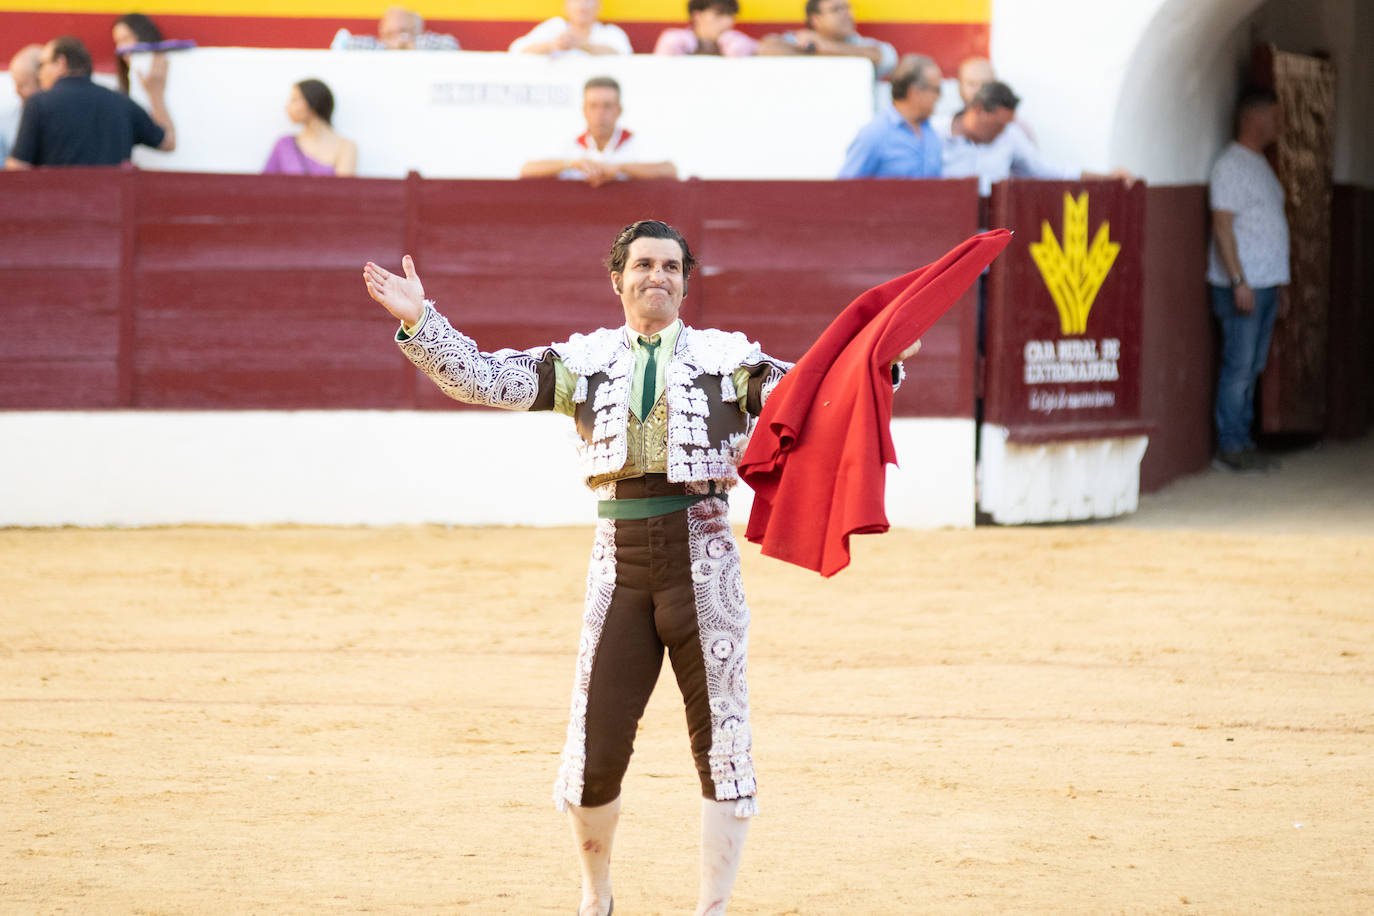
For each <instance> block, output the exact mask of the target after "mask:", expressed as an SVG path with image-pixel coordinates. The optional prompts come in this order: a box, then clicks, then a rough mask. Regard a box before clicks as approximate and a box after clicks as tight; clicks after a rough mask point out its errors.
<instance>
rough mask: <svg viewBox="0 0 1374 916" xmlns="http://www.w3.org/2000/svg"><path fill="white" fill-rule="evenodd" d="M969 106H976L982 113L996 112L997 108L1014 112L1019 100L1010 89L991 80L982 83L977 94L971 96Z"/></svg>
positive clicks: (1004, 84) (1019, 102)
mask: <svg viewBox="0 0 1374 916" xmlns="http://www.w3.org/2000/svg"><path fill="white" fill-rule="evenodd" d="M969 104H970V105H977V106H978V107H980V108H982V109H983V110H984V111H996V110H997V109H999V108H1007V109H1010V110H1011V111H1015V110H1016V106H1017V105H1020V104H1021V99H1020V98H1018V97H1017V95H1016V93H1014V92H1012V91H1011V87H1010V86H1008V85H1007V84H1006V83H999V82H998V81H997V80H993V81H992V82H990V83H984V84H983V85H982V86H981V87H980V88H979V89H978V91H977V92H975V93H974V94H973V99H972V100H971V101H970V102H969Z"/></svg>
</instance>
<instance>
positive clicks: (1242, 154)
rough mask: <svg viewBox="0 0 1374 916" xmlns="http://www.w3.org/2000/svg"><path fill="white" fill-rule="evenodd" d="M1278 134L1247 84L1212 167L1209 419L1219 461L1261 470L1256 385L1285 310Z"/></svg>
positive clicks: (1268, 95) (1271, 111) (1269, 108)
mask: <svg viewBox="0 0 1374 916" xmlns="http://www.w3.org/2000/svg"><path fill="white" fill-rule="evenodd" d="M1278 136H1279V106H1278V99H1277V98H1276V97H1275V95H1274V93H1273V92H1271V91H1270V90H1268V89H1263V88H1248V89H1246V90H1245V91H1244V92H1243V93H1242V94H1241V98H1240V102H1239V104H1238V105H1237V106H1236V138H1235V140H1234V141H1233V142H1232V143H1231V144H1230V145H1229V146H1227V147H1226V149H1225V150H1224V151H1223V152H1222V154H1221V156H1220V158H1218V159H1217V161H1216V164H1215V165H1213V166H1212V176H1211V181H1210V182H1209V185H1208V197H1209V200H1210V205H1211V208H1212V245H1211V251H1210V253H1209V258H1208V265H1207V282H1208V283H1209V284H1210V285H1211V289H1212V313H1213V314H1214V315H1216V316H1217V321H1218V322H1219V323H1220V325H1221V340H1222V344H1221V368H1220V372H1219V378H1218V380H1217V399H1216V407H1215V410H1214V413H1213V419H1214V420H1215V421H1216V425H1217V466H1218V467H1220V468H1224V469H1229V470H1234V471H1263V470H1267V469H1268V468H1269V467H1270V465H1271V462H1270V461H1269V459H1267V458H1265V457H1264V456H1263V455H1261V454H1260V453H1259V452H1258V450H1257V449H1256V448H1255V442H1254V440H1253V439H1252V438H1251V437H1250V427H1251V425H1252V424H1253V423H1254V418H1255V417H1254V414H1255V383H1256V380H1257V379H1258V378H1259V374H1260V372H1261V371H1263V369H1264V364H1265V361H1266V359H1267V357H1268V354H1269V340H1270V337H1271V336H1272V335H1273V331H1274V321H1275V319H1276V318H1278V316H1279V315H1280V314H1282V313H1283V312H1285V311H1286V310H1287V297H1288V280H1289V275H1288V219H1287V216H1286V215H1285V212H1284V197H1283V186H1282V185H1281V184H1279V179H1278V176H1277V175H1275V174H1274V170H1273V169H1272V168H1270V166H1269V161H1268V160H1267V159H1265V158H1264V149H1265V147H1267V146H1269V145H1270V144H1271V143H1273V142H1274V141H1275V140H1277V139H1278Z"/></svg>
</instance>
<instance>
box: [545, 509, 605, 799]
mask: <svg viewBox="0 0 1374 916" xmlns="http://www.w3.org/2000/svg"><path fill="white" fill-rule="evenodd" d="M611 486H612V487H614V484H612V485H611ZM614 593H615V520H614V519H610V518H603V519H601V520H600V521H599V522H598V523H597V526H596V538H595V539H594V540H593V541H592V558H591V562H590V563H589V564H588V565H587V596H586V600H585V602H584V604H583V610H582V635H581V636H579V637H578V640H577V667H576V669H575V670H574V672H573V691H572V706H571V709H570V710H569V713H568V735H567V739H566V740H565V741H564V743H563V759H562V761H561V762H560V763H559V766H558V779H557V781H555V782H554V786H553V801H554V804H555V805H557V806H558V810H560V811H564V810H567V807H568V805H580V804H582V779H583V774H585V773H586V770H587V691H588V690H589V689H590V688H591V683H592V665H593V663H595V661H596V649H597V646H598V645H599V644H600V642H601V630H602V628H603V627H604V626H605V625H606V612H607V611H608V610H610V607H611V596H612V595H613V594H614Z"/></svg>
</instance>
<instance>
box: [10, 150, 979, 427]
mask: <svg viewBox="0 0 1374 916" xmlns="http://www.w3.org/2000/svg"><path fill="white" fill-rule="evenodd" d="M646 216H653V217H657V218H661V219H666V220H668V221H669V222H672V223H674V224H675V225H677V226H678V227H679V228H681V229H682V230H683V231H684V233H685V234H686V235H687V237H688V239H689V240H690V241H692V242H693V244H694V245H695V247H696V249H697V253H698V256H699V257H700V258H701V262H702V263H701V267H700V269H699V274H698V275H697V276H694V277H693V279H692V282H691V287H690V290H689V294H688V297H687V300H686V303H685V306H684V312H683V317H684V319H685V320H687V321H688V323H692V324H698V325H703V326H715V327H722V328H726V329H738V330H741V331H744V332H745V333H746V334H749V335H750V336H753V337H755V338H757V339H759V340H760V341H762V342H763V344H764V346H765V348H766V349H767V350H768V351H769V352H771V353H773V354H775V355H778V356H781V357H784V358H789V359H795V358H796V357H798V356H799V355H801V353H802V352H803V351H804V350H805V348H806V346H807V345H808V344H809V343H810V342H811V341H812V340H813V339H815V337H816V336H817V335H818V334H819V333H820V332H821V331H822V330H823V329H824V327H825V325H826V324H827V323H828V322H829V321H830V319H831V318H832V317H833V316H834V314H835V313H836V312H838V311H839V310H840V309H841V308H843V307H844V306H845V305H846V304H848V302H849V301H850V300H851V299H852V298H853V297H854V296H856V295H857V294H858V293H860V292H862V291H863V290H864V289H865V288H867V287H869V286H872V285H875V284H877V283H880V282H882V281H884V280H887V279H890V278H891V277H893V276H896V275H898V274H900V273H904V272H906V271H908V270H911V269H913V268H915V267H918V266H920V265H922V264H925V263H927V262H929V261H932V260H934V259H935V258H937V257H938V256H939V255H941V254H943V253H944V252H945V251H946V250H948V249H949V248H951V247H953V246H954V245H956V244H957V243H958V242H960V241H962V240H963V239H964V238H966V237H968V236H969V235H972V234H973V233H974V232H975V231H976V228H977V192H976V188H975V186H974V183H973V182H971V181H948V182H710V183H707V182H699V181H689V182H645V183H633V184H631V183H626V184H624V185H617V186H614V187H607V188H601V189H590V188H587V187H586V186H584V185H580V184H576V183H572V182H558V181H545V182H503V181H433V180H424V179H420V178H418V177H416V176H412V177H410V178H409V179H406V180H401V181H389V180H308V179H301V178H297V177H290V176H266V177H264V176H240V175H204V174H187V173H158V172H137V171H109V170H97V169H92V170H86V169H71V170H62V171H43V170H39V171H36V172H32V173H17V174H14V173H12V174H7V175H3V176H0V267H2V268H3V270H4V272H5V277H6V283H5V284H4V286H3V289H0V408H20V409H42V408H88V409H89V408H110V407H139V408H195V409H206V408H230V409H244V408H410V407H439V406H444V407H449V406H459V405H456V404H454V402H452V401H449V400H448V399H446V398H444V397H443V396H442V395H441V394H439V393H438V391H437V390H436V389H434V387H433V386H432V385H430V384H429V383H428V382H427V381H425V382H423V383H421V382H420V381H419V380H417V378H416V375H417V373H416V372H415V371H414V370H413V369H412V368H411V367H410V365H409V363H407V362H405V360H404V359H403V358H402V357H401V356H400V354H399V353H398V351H397V349H396V347H395V346H394V345H393V344H392V343H391V335H392V333H393V331H394V329H395V325H394V322H393V321H391V320H390V319H389V318H388V317H387V316H386V314H385V313H384V312H383V311H382V310H381V308H380V307H379V306H377V305H376V304H375V303H373V302H372V301H371V300H370V299H368V298H367V296H366V294H365V293H364V291H363V287H362V280H361V267H362V264H363V262H364V261H366V260H368V259H369V258H370V259H373V260H377V261H379V262H381V263H385V264H388V265H391V266H393V267H397V266H399V261H400V257H401V254H402V253H403V252H406V251H408V252H411V253H412V254H414V255H415V259H416V263H417V265H418V267H419V271H420V275H421V277H422V278H423V279H424V281H425V286H426V292H427V293H428V295H430V296H431V297H432V298H435V299H436V300H438V302H439V307H440V309H441V310H442V311H443V312H444V313H445V314H446V315H448V316H449V317H450V319H451V320H452V321H453V322H454V324H455V325H457V326H458V327H461V328H463V329H464V330H465V331H467V332H468V333H470V334H472V335H473V336H474V337H475V338H476V339H477V341H478V342H479V344H481V345H482V346H484V347H486V348H490V349H494V348H497V347H502V346H511V347H530V346H535V345H538V344H541V343H547V342H549V341H551V340H556V339H561V338H563V337H566V336H567V335H568V334H569V333H571V332H573V331H577V330H587V329H590V328H593V327H598V326H601V325H605V324H616V323H619V322H620V321H621V320H622V316H621V313H620V306H619V302H618V301H617V300H616V299H615V297H614V295H613V294H612V292H611V289H610V283H609V280H608V279H607V278H606V272H605V269H604V268H603V267H602V266H601V259H602V258H603V257H604V256H605V254H606V251H607V249H608V248H609V246H610V242H611V240H612V239H613V238H614V236H615V233H616V232H617V231H618V230H619V229H620V228H621V227H622V226H623V225H625V224H626V223H628V222H631V221H633V220H635V219H638V218H642V217H646ZM975 321H976V316H975V302H974V297H973V295H972V294H970V295H968V296H966V297H965V298H964V300H963V301H962V302H961V303H960V304H959V305H956V306H955V308H954V309H952V310H951V312H950V313H949V314H948V315H946V316H945V318H944V319H942V320H941V322H940V323H939V324H937V325H936V327H934V328H933V329H932V330H931V331H930V332H929V334H927V335H926V338H925V346H924V348H923V350H922V352H921V356H920V358H919V359H918V360H914V361H913V362H912V364H911V365H910V366H909V367H908V368H909V373H910V375H909V382H908V384H907V385H905V386H903V388H902V389H901V391H899V392H898V396H897V400H896V404H895V410H896V412H897V413H898V414H899V415H904V416H929V417H972V416H973V403H974V402H973V369H974V358H973V348H974V335H975Z"/></svg>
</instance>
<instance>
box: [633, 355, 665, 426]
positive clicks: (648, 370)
mask: <svg viewBox="0 0 1374 916" xmlns="http://www.w3.org/2000/svg"><path fill="white" fill-rule="evenodd" d="M662 342H663V340H662V339H661V338H660V339H659V340H655V341H652V342H650V341H647V340H645V339H644V338H643V337H641V338H639V343H640V346H642V347H643V348H644V349H646V350H648V351H649V358H648V359H647V360H645V361H644V391H643V394H642V395H641V397H640V399H639V419H640V420H641V421H644V420H647V419H649V414H650V413H652V412H653V409H654V401H655V400H657V397H656V395H657V394H658V392H657V391H655V390H654V386H655V384H656V383H657V380H658V371H657V369H658V367H657V365H656V364H655V362H654V351H655V350H657V349H658V345H659V344H661V343H662Z"/></svg>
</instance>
